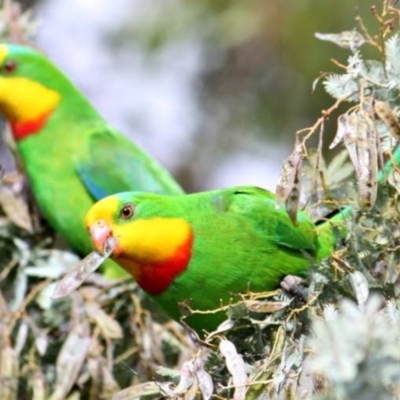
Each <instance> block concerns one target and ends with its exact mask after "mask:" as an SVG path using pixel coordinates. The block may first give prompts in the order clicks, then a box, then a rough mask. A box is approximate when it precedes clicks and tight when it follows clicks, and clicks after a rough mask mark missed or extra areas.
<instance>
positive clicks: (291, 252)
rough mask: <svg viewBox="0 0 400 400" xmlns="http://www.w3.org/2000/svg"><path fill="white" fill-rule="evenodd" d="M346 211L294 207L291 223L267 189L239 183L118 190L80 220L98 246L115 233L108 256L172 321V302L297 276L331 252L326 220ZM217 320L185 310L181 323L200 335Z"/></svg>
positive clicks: (218, 298)
mask: <svg viewBox="0 0 400 400" xmlns="http://www.w3.org/2000/svg"><path fill="white" fill-rule="evenodd" d="M349 212H350V209H349V208H348V209H345V210H344V211H342V213H340V214H338V215H337V216H335V217H334V218H333V219H331V220H330V221H328V222H325V223H323V224H321V225H319V226H316V225H315V224H314V223H313V222H312V221H311V220H310V218H309V217H308V216H307V215H306V214H305V213H303V212H300V213H299V214H298V225H297V226H295V225H293V223H292V221H291V220H290V218H289V216H288V214H287V213H286V211H285V209H284V208H283V207H282V208H280V209H278V210H277V209H276V208H275V196H274V194H272V193H271V192H269V191H267V190H264V189H260V188H257V187H246V186H243V187H240V186H239V187H232V188H228V189H221V190H214V191H208V192H202V193H195V194H189V195H184V196H175V197H171V196H164V195H160V194H154V193H138V192H125V193H119V194H116V195H113V196H108V197H106V198H104V199H102V200H100V201H99V202H97V203H96V204H95V205H94V206H93V207H92V208H91V209H90V210H89V212H88V214H87V215H86V218H85V225H86V227H87V229H88V230H89V232H90V235H91V239H92V242H93V244H94V246H95V247H96V249H97V250H98V251H100V252H102V251H103V248H104V245H105V243H106V241H107V239H108V238H110V237H113V238H114V239H115V241H116V242H115V243H116V247H115V248H114V251H113V254H112V258H113V259H114V260H115V261H116V262H117V263H118V264H119V265H121V266H122V267H123V268H125V269H126V271H128V272H129V273H130V274H131V275H132V276H133V277H134V279H135V280H136V281H137V283H138V284H139V285H140V287H141V288H142V289H144V290H145V291H146V292H147V293H148V294H149V295H150V296H151V297H152V298H153V299H154V300H155V301H156V302H157V303H158V304H159V305H160V306H161V307H162V308H163V309H164V311H165V312H166V313H167V314H168V315H169V316H170V317H172V318H173V319H176V320H179V318H180V309H179V306H178V303H179V302H184V301H185V300H189V299H190V301H191V302H190V307H191V308H192V309H196V310H213V309H216V308H218V307H219V306H220V305H221V304H224V305H227V304H229V299H230V297H231V295H232V293H244V292H246V291H247V290H250V291H252V292H261V291H265V290H273V289H275V288H277V287H278V286H279V283H280V281H281V280H282V278H283V277H284V276H286V275H299V276H304V275H305V273H306V271H307V269H308V268H309V267H310V265H311V264H313V263H319V262H320V261H321V260H322V259H323V258H326V257H328V256H329V255H330V254H331V252H332V250H333V249H334V248H335V243H336V235H335V234H334V231H333V226H335V225H336V226H340V223H341V221H343V220H344V219H345V218H346V215H347V214H348V213H349ZM339 230H340V229H339ZM223 319H224V315H223V313H216V314H207V315H203V314H193V315H191V316H190V317H188V318H187V322H188V324H189V325H190V326H191V327H193V328H194V329H195V330H196V331H197V332H199V333H201V331H202V330H203V329H205V330H207V331H212V330H214V329H215V328H216V327H217V325H218V324H219V323H220V322H221V321H222V320H223Z"/></svg>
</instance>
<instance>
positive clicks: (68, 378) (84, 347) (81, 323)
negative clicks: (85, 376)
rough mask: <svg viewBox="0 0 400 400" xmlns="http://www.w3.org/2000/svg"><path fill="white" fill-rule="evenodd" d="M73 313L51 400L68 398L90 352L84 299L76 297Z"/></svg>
mask: <svg viewBox="0 0 400 400" xmlns="http://www.w3.org/2000/svg"><path fill="white" fill-rule="evenodd" d="M72 312H73V319H72V322H71V324H72V325H73V326H72V329H71V331H70V332H69V334H68V336H67V338H66V340H65V342H64V344H63V346H62V347H61V349H60V352H59V354H58V357H57V361H56V372H57V380H56V384H55V390H54V392H53V394H52V395H51V397H50V400H62V399H64V398H65V397H66V395H67V394H68V392H69V391H70V390H71V388H72V386H73V385H74V384H75V382H76V380H77V378H78V375H79V372H80V370H81V368H82V366H83V364H84V362H85V359H86V355H87V353H88V351H89V346H90V330H89V321H88V320H87V318H86V316H85V313H84V311H83V305H82V299H81V298H80V297H78V296H75V297H74V301H73V308H72Z"/></svg>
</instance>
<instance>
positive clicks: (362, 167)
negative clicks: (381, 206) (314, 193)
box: [356, 110, 379, 209]
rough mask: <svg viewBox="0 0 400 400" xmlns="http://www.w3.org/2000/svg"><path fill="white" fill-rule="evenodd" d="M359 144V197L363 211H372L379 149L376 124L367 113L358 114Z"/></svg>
mask: <svg viewBox="0 0 400 400" xmlns="http://www.w3.org/2000/svg"><path fill="white" fill-rule="evenodd" d="M358 117H359V121H358V133H359V138H358V142H357V153H358V160H359V164H358V168H356V175H357V179H358V197H359V199H358V200H359V204H360V207H361V208H362V209H370V208H371V207H373V206H374V204H375V202H376V197H377V194H378V169H379V168H378V149H377V133H376V129H375V124H374V121H373V119H372V118H371V116H370V114H369V113H368V112H367V111H363V110H361V111H359V113H358Z"/></svg>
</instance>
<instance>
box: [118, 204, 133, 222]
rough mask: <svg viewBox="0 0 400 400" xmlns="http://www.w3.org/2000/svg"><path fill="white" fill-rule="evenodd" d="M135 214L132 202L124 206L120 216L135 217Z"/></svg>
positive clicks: (125, 217) (123, 217)
mask: <svg viewBox="0 0 400 400" xmlns="http://www.w3.org/2000/svg"><path fill="white" fill-rule="evenodd" d="M133 214H134V212H133V207H132V206H131V205H130V204H127V205H125V206H123V207H122V210H121V213H120V217H121V218H122V219H129V218H132V217H133Z"/></svg>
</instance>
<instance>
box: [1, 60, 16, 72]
mask: <svg viewBox="0 0 400 400" xmlns="http://www.w3.org/2000/svg"><path fill="white" fill-rule="evenodd" d="M16 69H17V63H16V62H15V61H13V60H8V61H6V62H5V63H4V66H3V71H4V72H6V73H7V74H11V73H12V72H14V71H15V70H16Z"/></svg>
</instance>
